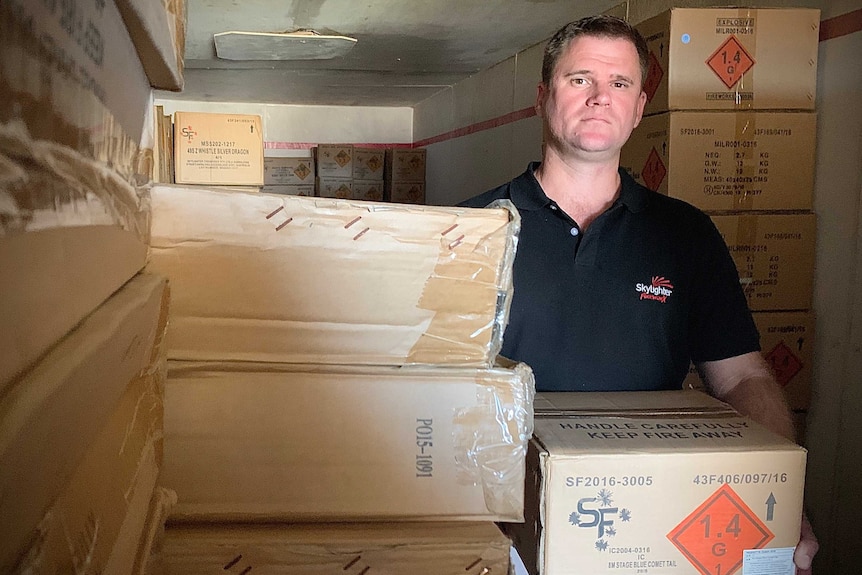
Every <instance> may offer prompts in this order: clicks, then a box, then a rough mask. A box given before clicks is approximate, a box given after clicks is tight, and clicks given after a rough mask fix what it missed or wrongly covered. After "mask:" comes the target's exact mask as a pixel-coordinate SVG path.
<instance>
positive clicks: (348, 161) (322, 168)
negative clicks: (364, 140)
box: [312, 144, 353, 179]
mask: <svg viewBox="0 0 862 575" xmlns="http://www.w3.org/2000/svg"><path fill="white" fill-rule="evenodd" d="M312 149H313V150H314V161H315V164H316V165H317V176H318V177H320V178H342V179H350V178H352V177H353V146H352V145H351V144H320V145H318V146H315V147H314V148H312Z"/></svg>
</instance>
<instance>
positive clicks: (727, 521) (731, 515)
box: [667, 484, 775, 575]
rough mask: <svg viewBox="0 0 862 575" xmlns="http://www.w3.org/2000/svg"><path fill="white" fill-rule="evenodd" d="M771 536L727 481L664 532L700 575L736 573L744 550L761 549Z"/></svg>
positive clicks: (740, 565) (772, 536) (729, 574)
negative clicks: (680, 520) (677, 523)
mask: <svg viewBox="0 0 862 575" xmlns="http://www.w3.org/2000/svg"><path fill="white" fill-rule="evenodd" d="M774 537H775V535H774V534H773V533H772V532H771V531H770V530H769V529H768V528H767V527H766V525H765V524H764V523H763V522H762V521H761V520H760V518H759V517H757V515H755V513H754V512H753V511H752V510H751V508H749V507H748V506H747V505H746V504H745V502H744V501H743V500H742V498H741V497H739V495H737V493H736V492H735V491H734V490H733V489H731V488H730V486H729V485H727V484H725V485H722V486H721V487H720V488H719V489H718V490H717V491H716V492H715V493H713V494H712V495H711V496H710V497H709V498H708V499H707V500H706V501H704V502H703V503H702V504H701V505H700V507H698V508H697V509H695V510H694V511H693V512H692V513H691V515H689V516H688V517H686V518H685V519H683V520H682V523H680V524H679V525H677V526H676V527H674V529H673V530H672V531H671V532H670V533H668V535H667V538H668V539H670V541H671V543H673V544H674V545H676V547H677V549H679V550H680V551H681V552H682V554H683V555H685V557H686V559H688V561H689V562H690V563H691V564H692V565H693V566H694V567H695V568H696V569H697V570H698V571H699V572H700V573H702V574H703V575H731V574H732V573H735V572H736V571H737V570H739V569H740V568H741V567H742V559H743V554H744V551H745V550H746V549H761V548H763V547H765V546H766V544H767V543H769V542H770V541H772V539H773V538H774Z"/></svg>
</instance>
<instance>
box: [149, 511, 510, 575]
mask: <svg viewBox="0 0 862 575" xmlns="http://www.w3.org/2000/svg"><path fill="white" fill-rule="evenodd" d="M509 547H510V545H509V540H508V539H507V538H506V536H505V535H503V534H502V533H501V532H500V530H499V529H498V528H497V526H496V525H494V524H493V523H490V522H484V523H482V522H477V523H466V522H461V523H454V522H453V523H399V524H397V525H395V524H392V523H369V524H362V525H360V524H350V523H343V524H334V523H330V524H318V525H313V524H305V525H285V524H281V525H274V524H264V525H252V524H222V525H169V526H168V528H167V529H166V530H165V535H164V538H163V543H162V546H161V551H160V552H159V556H158V558H157V559H158V561H159V563H160V566H161V570H160V571H158V572H159V573H161V574H162V575H172V574H177V575H179V574H182V575H196V574H201V575H203V574H209V573H214V572H216V573H218V572H222V571H225V570H233V572H236V573H240V572H242V571H243V570H244V569H252V570H251V571H250V573H255V572H257V571H260V572H262V573H276V572H277V573H283V574H285V575H288V574H294V575H331V574H333V573H347V574H348V575H357V574H359V573H369V574H371V573H385V574H386V575H414V574H416V573H465V574H467V575H477V574H479V573H494V574H496V573H501V574H505V573H507V572H508V570H509ZM226 566H230V567H229V568H227V569H226ZM363 570H364V571H363Z"/></svg>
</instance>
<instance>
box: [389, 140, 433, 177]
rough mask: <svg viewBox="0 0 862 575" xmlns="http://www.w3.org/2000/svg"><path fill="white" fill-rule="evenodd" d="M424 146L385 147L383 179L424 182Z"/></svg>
mask: <svg viewBox="0 0 862 575" xmlns="http://www.w3.org/2000/svg"><path fill="white" fill-rule="evenodd" d="M425 160H426V149H425V148H404V149H402V148H387V149H386V158H385V161H386V165H385V173H384V176H385V177H384V179H386V180H387V181H389V182H392V183H396V182H397V183H401V182H420V183H423V184H424V183H425Z"/></svg>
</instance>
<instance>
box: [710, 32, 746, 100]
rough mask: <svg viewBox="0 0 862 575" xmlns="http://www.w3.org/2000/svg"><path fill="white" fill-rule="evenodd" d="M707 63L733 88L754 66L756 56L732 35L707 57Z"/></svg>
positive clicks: (726, 84) (725, 83)
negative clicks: (753, 56)
mask: <svg viewBox="0 0 862 575" xmlns="http://www.w3.org/2000/svg"><path fill="white" fill-rule="evenodd" d="M706 65H707V66H709V67H710V69H712V71H713V72H715V74H716V76H718V77H719V78H720V79H721V81H722V82H724V85H725V86H727V87H728V88H733V86H735V85H736V83H737V82H739V80H740V78H742V76H743V75H744V74H745V73H746V72H748V71H749V70H751V68H752V66H754V58H752V57H751V55H750V54H749V53H748V52H746V51H745V48H744V47H743V46H742V44H741V43H740V42H739V40H737V39H736V36H733V35H732V34H731V36H730V37H729V38H728V39H727V40H725V42H724V43H723V44H722V45H721V46H719V47H718V50H716V51H715V52H714V53H713V54H712V56H710V57H709V58H707V60H706Z"/></svg>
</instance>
